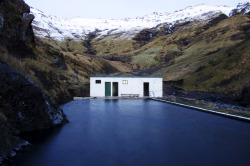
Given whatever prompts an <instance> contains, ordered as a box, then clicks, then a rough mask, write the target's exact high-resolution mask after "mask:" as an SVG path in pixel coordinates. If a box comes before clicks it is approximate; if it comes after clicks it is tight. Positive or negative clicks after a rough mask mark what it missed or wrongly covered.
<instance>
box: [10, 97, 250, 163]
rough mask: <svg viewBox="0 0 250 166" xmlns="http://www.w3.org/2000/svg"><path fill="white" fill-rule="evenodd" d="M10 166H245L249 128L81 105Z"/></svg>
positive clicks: (157, 108)
mask: <svg viewBox="0 0 250 166" xmlns="http://www.w3.org/2000/svg"><path fill="white" fill-rule="evenodd" d="M61 108H62V109H63V110H64V112H65V114H66V115H67V117H68V119H69V121H70V123H68V124H66V125H64V126H63V127H61V128H57V129H53V130H49V131H41V132H37V133H33V134H32V136H27V139H29V140H30V142H31V143H32V144H33V147H32V148H30V149H29V150H27V151H25V152H24V153H21V154H19V155H18V156H17V158H16V159H15V160H14V161H13V162H12V163H11V164H10V165H21V166H22V165H25V166H31V165H32V166H34V165H36V166H50V165H51V166H52V165H53V166H55V165H60V166H64V165H65V166H66V165H67V166H68V165H74V166H78V165H79V166H83V165H91V166H95V165H97V166H99V165H102V166H103V165H107V166H111V165H117V166H118V165H139V166H140V165H143V166H144V165H150V166H152V165H157V166H161V165H164V166H165V165H170V166H171V165H207V166H210V165H211V166H214V165H249V163H250V157H249V156H250V123H247V122H242V121H238V120H234V119H229V118H225V117H221V116H217V115H213V114H208V113H204V112H199V111H196V110H192V109H188V108H182V107H178V106H174V105H170V104H166V103H162V102H157V101H152V100H81V101H71V102H69V103H67V104H64V105H62V106H61Z"/></svg>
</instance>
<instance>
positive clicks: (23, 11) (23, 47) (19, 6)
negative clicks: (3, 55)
mask: <svg viewBox="0 0 250 166" xmlns="http://www.w3.org/2000/svg"><path fill="white" fill-rule="evenodd" d="M29 13H30V7H29V6H28V5H27V4H26V3H25V2H24V1H23V0H0V39H1V40H0V45H1V46H3V47H5V48H7V49H8V50H9V52H10V53H12V54H13V55H15V56H17V57H19V58H25V57H32V56H34V55H33V52H32V51H33V50H32V46H33V45H34V33H33V30H32V26H31V22H32V21H33V19H34V16H33V15H32V14H29Z"/></svg>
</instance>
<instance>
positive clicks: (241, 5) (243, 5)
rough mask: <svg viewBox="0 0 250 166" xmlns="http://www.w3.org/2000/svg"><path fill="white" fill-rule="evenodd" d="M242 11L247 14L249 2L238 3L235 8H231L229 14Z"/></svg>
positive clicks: (249, 9)
mask: <svg viewBox="0 0 250 166" xmlns="http://www.w3.org/2000/svg"><path fill="white" fill-rule="evenodd" d="M239 12H240V13H243V14H247V13H249V12H250V4H249V2H246V3H239V4H238V5H237V7H236V9H233V10H232V11H231V12H230V14H229V16H233V15H235V14H236V13H239Z"/></svg>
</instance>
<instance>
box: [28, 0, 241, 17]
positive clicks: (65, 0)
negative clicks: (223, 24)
mask: <svg viewBox="0 0 250 166" xmlns="http://www.w3.org/2000/svg"><path fill="white" fill-rule="evenodd" d="M24 1H25V2H26V3H27V4H28V5H29V6H32V7H34V8H37V9H39V10H41V11H43V12H44V13H45V14H48V15H55V16H59V17H66V18H72V17H78V16H80V17H84V18H107V19H108V18H112V19H117V18H118V19H119V18H126V17H130V18H131V17H132V18H133V17H137V16H144V15H146V14H151V13H153V12H159V13H165V12H174V11H175V10H180V9H184V8H186V7H188V6H194V5H198V4H205V5H226V6H236V5H237V4H238V3H239V2H246V0H245V1H242V0H40V1H39V0H24Z"/></svg>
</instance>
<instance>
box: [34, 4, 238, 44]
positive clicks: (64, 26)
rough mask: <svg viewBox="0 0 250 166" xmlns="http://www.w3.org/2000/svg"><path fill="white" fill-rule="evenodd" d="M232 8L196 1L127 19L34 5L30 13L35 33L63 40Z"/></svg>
mask: <svg viewBox="0 0 250 166" xmlns="http://www.w3.org/2000/svg"><path fill="white" fill-rule="evenodd" d="M232 9H233V7H227V6H208V5H197V6H193V7H187V8H185V9H183V10H179V11H175V12H173V13H157V12H154V13H152V14H150V15H146V16H144V17H136V18H126V19H87V18H81V17H77V18H70V19H69V18H60V17H56V16H47V15H46V14H44V13H43V12H42V11H40V10H37V9H34V8H31V13H32V14H33V15H34V16H35V20H34V21H33V27H34V32H35V34H36V36H39V37H42V38H47V37H49V38H53V39H56V40H63V39H65V38H71V39H84V38H85V37H86V35H87V34H89V33H90V32H93V31H96V32H98V35H99V36H102V35H109V34H117V33H120V34H121V33H122V35H120V36H121V37H123V38H129V37H132V36H134V34H136V33H138V32H139V31H141V30H142V29H144V28H152V27H155V26H157V25H159V24H162V23H169V24H175V23H180V22H184V21H191V20H194V19H198V20H206V19H209V18H211V17H213V16H214V15H216V14H220V13H224V14H226V15H229V14H230V12H231V11H232Z"/></svg>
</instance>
